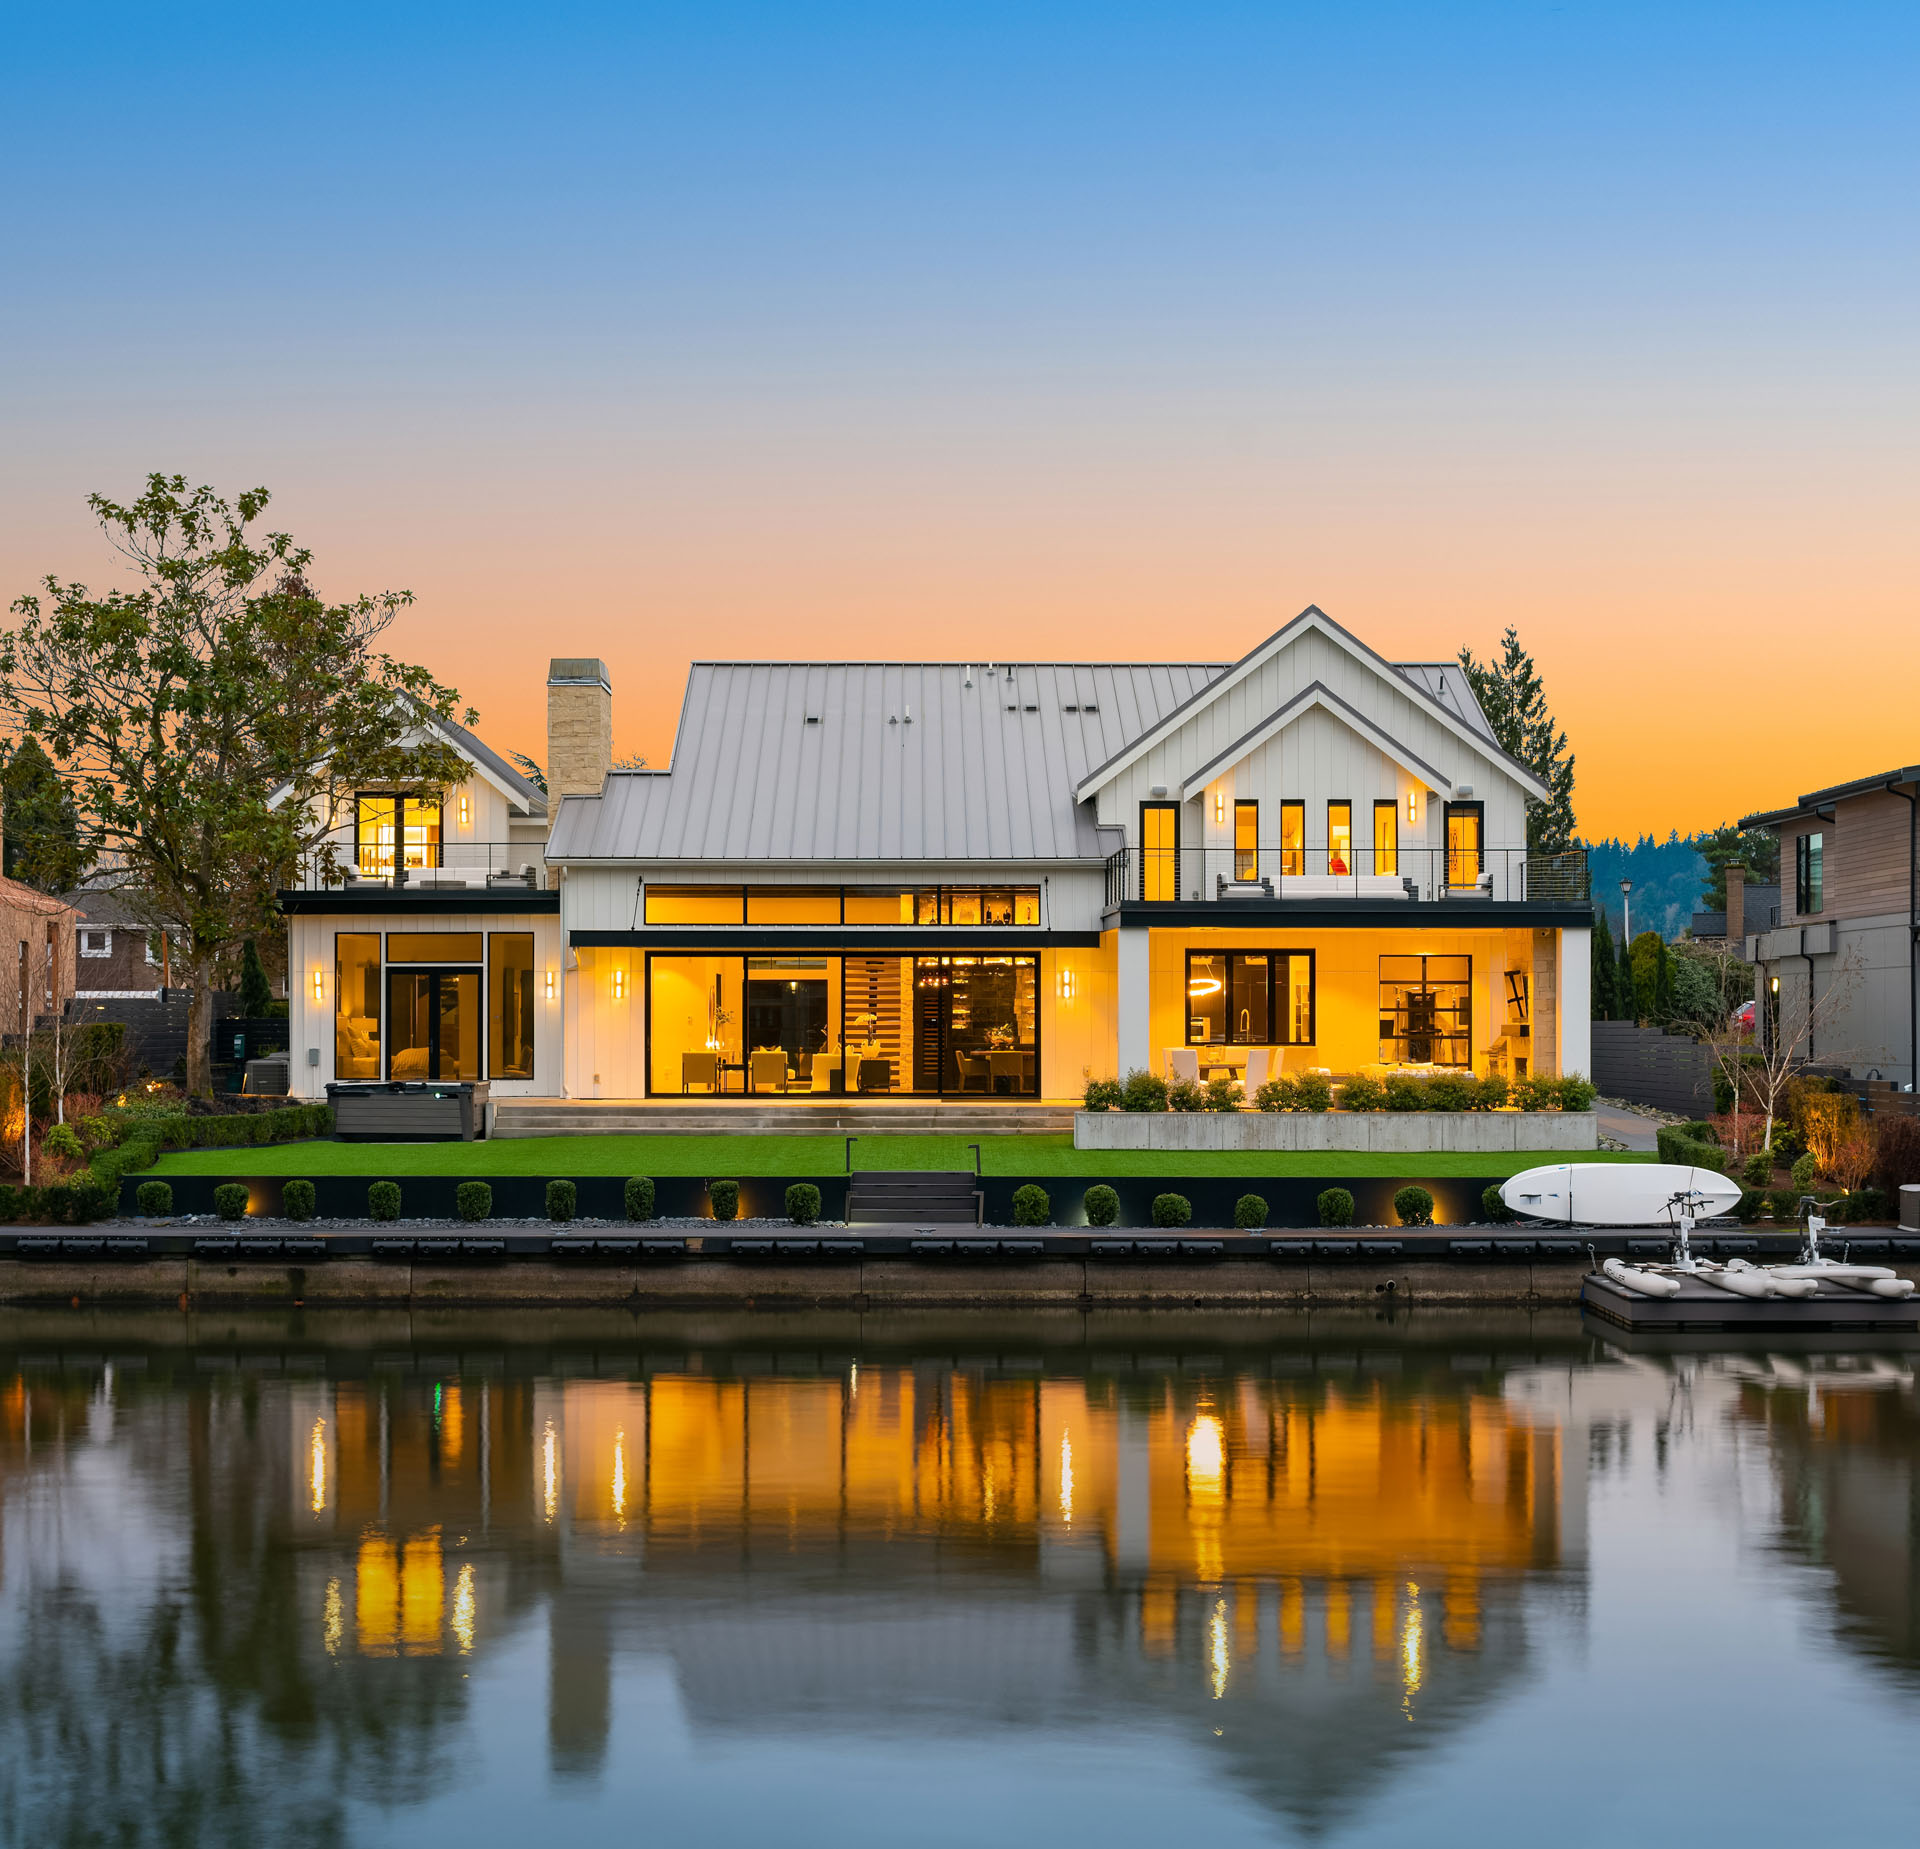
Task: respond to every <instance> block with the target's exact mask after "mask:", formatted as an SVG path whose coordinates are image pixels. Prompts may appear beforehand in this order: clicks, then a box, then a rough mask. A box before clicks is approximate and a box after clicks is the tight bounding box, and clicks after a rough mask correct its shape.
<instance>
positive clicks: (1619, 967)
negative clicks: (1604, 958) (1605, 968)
mask: <svg viewBox="0 0 1920 1849" xmlns="http://www.w3.org/2000/svg"><path fill="white" fill-rule="evenodd" d="M1613 1002H1614V1006H1615V1007H1616V1008H1618V1009H1619V1010H1620V1014H1619V1019H1621V1020H1623V1021H1637V1020H1639V1019H1640V1018H1641V1013H1640V998H1639V993H1638V991H1637V990H1636V989H1635V987H1634V982H1633V946H1632V945H1631V944H1629V943H1628V942H1627V940H1626V936H1625V934H1624V932H1623V933H1622V935H1621V938H1620V961H1619V962H1618V963H1617V964H1616V965H1615V966H1614V971H1613Z"/></svg>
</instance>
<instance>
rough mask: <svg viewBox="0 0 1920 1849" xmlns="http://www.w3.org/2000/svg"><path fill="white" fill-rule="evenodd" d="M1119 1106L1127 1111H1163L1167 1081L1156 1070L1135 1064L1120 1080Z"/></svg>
mask: <svg viewBox="0 0 1920 1849" xmlns="http://www.w3.org/2000/svg"><path fill="white" fill-rule="evenodd" d="M1120 1106H1121V1109H1123V1110H1128V1111H1164V1110H1165V1109H1166V1108H1167V1081H1166V1080H1165V1079H1163V1078H1162V1077H1161V1076H1160V1075H1159V1074H1158V1073H1157V1072H1148V1071H1147V1070H1145V1068H1143V1067H1139V1066H1136V1067H1135V1068H1134V1069H1133V1070H1132V1071H1131V1072H1129V1073H1128V1074H1127V1076H1126V1077H1125V1078H1124V1079H1122V1080H1121V1081H1120Z"/></svg>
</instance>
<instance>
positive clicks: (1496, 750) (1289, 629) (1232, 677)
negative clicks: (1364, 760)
mask: <svg viewBox="0 0 1920 1849" xmlns="http://www.w3.org/2000/svg"><path fill="white" fill-rule="evenodd" d="M1305 629H1315V630H1318V631H1319V633H1320V634H1321V635H1323V636H1325V637H1326V638H1327V640H1328V641H1329V642H1332V643H1333V644H1334V645H1335V646H1336V647H1337V648H1342V649H1344V650H1345V651H1346V652H1347V653H1348V654H1349V655H1351V656H1352V657H1353V658H1354V660H1355V661H1357V662H1359V663H1361V664H1362V665H1363V666H1365V667H1368V668H1371V669H1373V671H1374V672H1375V673H1376V674H1378V675H1380V677H1381V678H1382V679H1383V680H1385V681H1387V683H1388V685H1389V686H1391V687H1392V688H1394V690H1395V691H1396V692H1400V693H1404V694H1406V695H1407V696H1408V698H1410V699H1411V700H1412V701H1413V702H1414V704H1415V705H1416V706H1418V707H1420V708H1421V710H1422V711H1424V712H1426V713H1427V714H1429V715H1430V716H1431V717H1433V718H1434V719H1436V720H1438V721H1439V722H1440V724H1441V725H1443V726H1445V727H1446V729H1447V730H1448V731H1449V732H1451V733H1452V734H1453V735H1454V736H1455V737H1456V738H1457V739H1459V740H1460V742H1461V743H1462V744H1463V745H1466V746H1468V747H1469V748H1470V749H1471V750H1473V751H1474V752H1476V753H1477V754H1478V755H1479V756H1481V757H1483V758H1485V759H1487V760H1488V761H1489V762H1490V763H1497V764H1498V766H1499V768H1500V769H1501V770H1503V771H1504V772H1505V773H1506V774H1507V775H1508V776H1510V777H1512V778H1513V780H1514V781H1515V782H1516V783H1518V784H1519V785H1520V786H1521V788H1522V789H1524V790H1525V791H1526V792H1527V794H1528V795H1529V796H1531V797H1532V798H1533V799H1534V800H1535V801H1536V802H1545V801H1546V800H1547V798H1548V796H1549V794H1550V792H1549V791H1548V789H1547V786H1546V785H1545V784H1544V783H1542V782H1541V781H1540V779H1539V778H1538V777H1536V776H1535V775H1534V774H1533V772H1532V771H1530V770H1528V769H1527V767H1526V766H1525V765H1524V764H1522V763H1520V762H1519V760H1518V759H1516V758H1511V757H1509V756H1508V755H1507V754H1506V753H1505V752H1504V751H1502V750H1501V749H1500V747H1499V745H1497V744H1496V743H1495V742H1494V741H1493V740H1491V739H1488V738H1482V737H1480V736H1479V735H1478V734H1476V733H1475V732H1474V731H1473V729H1472V728H1471V727H1470V726H1468V725H1466V724H1465V723H1464V722H1463V721H1462V720H1460V719H1458V718H1456V717H1455V716H1454V715H1453V714H1452V713H1450V712H1448V711H1447V709H1446V708H1445V707H1444V706H1442V705H1441V704H1440V702H1439V701H1438V700H1436V699H1435V698H1434V697H1433V695H1432V694H1430V693H1429V692H1428V691H1427V690H1426V689H1425V688H1424V687H1422V686H1421V685H1420V684H1419V682H1417V681H1416V680H1414V679H1413V678H1412V676H1411V675H1407V674H1402V673H1401V672H1400V671H1399V670H1398V669H1397V668H1396V667H1395V666H1394V665H1393V663H1392V662H1390V661H1389V660H1387V658H1386V657H1385V656H1384V655H1377V654H1375V653H1374V651H1373V650H1372V649H1370V648H1368V647H1367V645H1366V644H1365V643H1364V642H1362V641H1361V640H1360V639H1359V637H1358V636H1355V635H1351V634H1349V633H1348V632H1347V631H1346V630H1344V629H1342V628H1341V627H1340V625H1339V624H1338V623H1336V622H1335V621H1334V620H1333V618H1332V617H1330V616H1329V615H1328V614H1327V613H1326V612H1325V611H1324V610H1322V609H1321V608H1320V606H1319V605H1318V604H1308V605H1307V607H1306V608H1305V609H1304V610H1302V611H1301V612H1300V614H1299V615H1298V616H1296V617H1295V618H1294V619H1293V621H1292V622H1290V623H1288V624H1287V625H1286V627H1285V628H1283V629H1278V630H1276V631H1275V632H1274V633H1273V634H1272V635H1270V636H1269V637H1268V638H1267V639H1266V640H1265V641H1264V642H1262V643H1260V644H1259V646H1258V647H1256V648H1254V649H1252V650H1250V651H1249V652H1248V653H1247V654H1245V655H1243V656H1241V658H1240V659H1239V660H1238V661H1236V662H1235V663H1234V664H1233V666H1232V667H1230V668H1229V669H1228V670H1227V671H1226V673H1224V674H1222V675H1220V676H1219V677H1218V678H1217V679H1214V680H1211V681H1209V682H1208V683H1207V684H1206V686H1204V687H1203V688H1201V689H1200V691H1199V692H1198V693H1196V694H1194V695H1193V696H1192V697H1191V698H1189V699H1187V700H1185V701H1183V702H1182V703H1181V704H1180V705H1179V706H1176V707H1175V708H1174V709H1173V711H1172V712H1170V713H1168V714H1167V715H1166V716H1165V718H1163V719H1161V720H1160V722H1159V723H1158V724H1157V725H1152V726H1149V727H1148V728H1147V730H1146V731H1144V732H1142V733H1141V734H1140V736H1139V737H1138V738H1136V739H1135V740H1134V741H1133V742H1132V743H1131V744H1130V745H1128V746H1127V747H1126V749H1125V750H1123V751H1121V752H1119V753H1118V754H1117V755H1115V756H1114V757H1111V758H1109V759H1108V760H1107V761H1106V763H1104V764H1102V765H1101V766H1100V767H1099V769H1097V770H1092V771H1089V772H1088V773H1087V774H1086V775H1085V776H1084V777H1082V778H1081V779H1080V782H1079V783H1078V785H1076V786H1075V789H1074V797H1075V800H1076V801H1079V802H1085V801H1086V800H1087V799H1088V798H1089V797H1090V796H1096V795H1098V794H1099V792H1100V791H1101V790H1103V789H1105V788H1106V786H1107V785H1108V784H1109V783H1111V782H1112V781H1113V780H1114V778H1115V777H1117V776H1118V775H1119V774H1120V773H1121V772H1122V771H1123V770H1125V769H1126V768H1127V767H1128V765H1130V764H1135V763H1138V762H1139V760H1140V759H1141V758H1143V757H1145V756H1146V754H1147V753H1148V752H1149V751H1150V750H1152V749H1153V747H1154V746H1155V745H1157V744H1158V743H1159V742H1160V741H1161V740H1162V739H1164V738H1166V737H1167V736H1169V734H1171V733H1172V732H1174V731H1175V730H1177V729H1178V728H1179V727H1180V726H1181V725H1184V724H1185V723H1186V721H1187V719H1188V718H1189V717H1190V716H1191V714H1192V713H1193V712H1195V711H1197V710H1198V709H1199V708H1200V707H1201V706H1203V705H1206V704H1207V703H1209V702H1211V701H1212V700H1214V699H1216V698H1217V697H1218V696H1219V695H1221V694H1223V693H1226V692H1227V691H1228V690H1229V689H1230V688H1233V687H1237V686H1238V685H1239V684H1240V683H1241V682H1242V681H1243V680H1245V679H1246V678H1247V676H1248V675H1249V674H1252V673H1253V672H1254V671H1255V670H1256V669H1257V668H1260V667H1263V666H1264V665H1265V664H1266V663H1267V662H1269V661H1271V660H1272V659H1273V657H1274V656H1275V655H1277V654H1279V653H1280V651H1281V650H1282V649H1283V648H1286V647H1287V646H1288V645H1289V644H1290V643H1292V642H1293V640H1294V639H1295V637H1297V636H1298V635H1299V634H1300V633H1301V632H1302V631H1303V630H1305Z"/></svg>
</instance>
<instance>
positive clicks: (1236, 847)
mask: <svg viewBox="0 0 1920 1849" xmlns="http://www.w3.org/2000/svg"><path fill="white" fill-rule="evenodd" d="M1243 809H1251V810H1252V811H1253V860H1252V864H1251V865H1243V864H1242V862H1241V859H1240V812H1241V811H1242V810H1243ZM1233 877H1234V878H1235V879H1236V880H1257V879H1258V878H1259V877H1260V804H1259V802H1258V801H1257V800H1254V799H1250V798H1245V797H1236V798H1235V799H1234V804H1233Z"/></svg>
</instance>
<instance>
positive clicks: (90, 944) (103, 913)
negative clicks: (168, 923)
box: [67, 887, 171, 1002]
mask: <svg viewBox="0 0 1920 1849" xmlns="http://www.w3.org/2000/svg"><path fill="white" fill-rule="evenodd" d="M67 900H68V903H69V904H71V905H73V906H75V907H76V908H77V909H78V911H79V914H80V920H79V927H78V939H79V942H78V949H77V951H76V954H75V959H74V961H75V981H74V994H75V996H76V998H78V999H81V1000H89V1001H149V1002H151V1001H158V1000H159V999H160V991H161V990H162V989H163V988H164V987H166V986H167V982H168V977H169V976H170V974H171V971H170V970H169V969H168V967H167V965H168V962H169V961H170V959H169V957H168V954H167V947H166V945H165V943H164V941H163V938H162V934H161V933H160V932H158V931H156V930H155V929H154V928H153V927H152V926H151V925H148V924H147V923H145V922H144V921H143V920H141V919H140V918H138V917H136V916H135V915H134V913H133V910H132V909H131V907H129V906H128V904H127V902H126V901H125V900H124V899H122V898H121V897H120V895H119V894H118V893H114V892H100V891H96V890H94V889H92V888H90V887H82V888H81V889H80V890H79V891H78V892H70V893H68V894H67Z"/></svg>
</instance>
